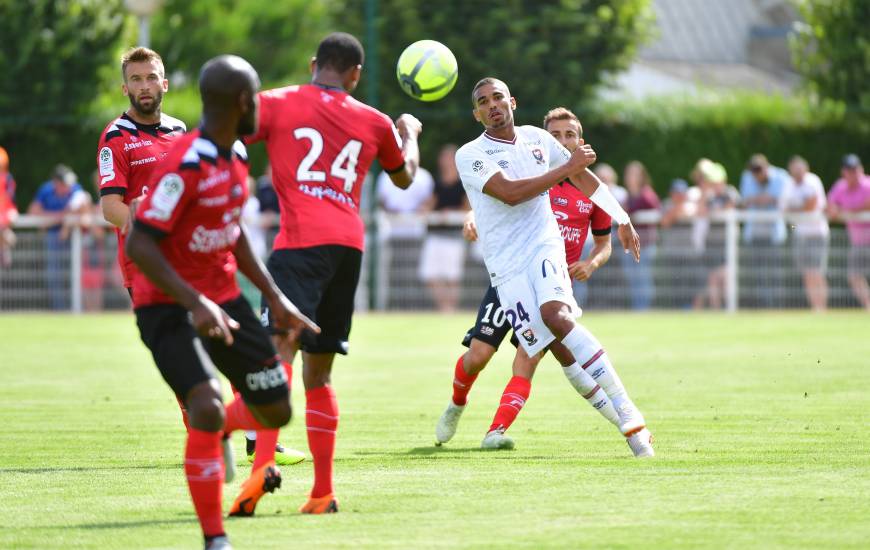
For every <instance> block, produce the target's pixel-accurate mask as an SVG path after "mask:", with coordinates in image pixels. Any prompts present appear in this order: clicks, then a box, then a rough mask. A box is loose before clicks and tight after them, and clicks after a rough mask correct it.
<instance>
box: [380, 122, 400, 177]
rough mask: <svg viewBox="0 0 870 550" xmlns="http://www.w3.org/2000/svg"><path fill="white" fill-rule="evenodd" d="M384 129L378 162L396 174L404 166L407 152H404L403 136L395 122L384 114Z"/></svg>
mask: <svg viewBox="0 0 870 550" xmlns="http://www.w3.org/2000/svg"><path fill="white" fill-rule="evenodd" d="M383 121H384V131H383V136H382V137H381V142H380V143H379V144H378V162H380V163H381V167H383V169H384V171H385V172H386V173H388V174H394V173H396V172H398V171H399V170H401V169H402V168H404V166H405V154H404V153H402V138H401V137H399V131H398V130H397V129H396V126H395V125H394V124H393V122H392V121H391V120H390V119H389V118H387V116H386V115H383Z"/></svg>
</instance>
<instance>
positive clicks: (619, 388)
mask: <svg viewBox="0 0 870 550" xmlns="http://www.w3.org/2000/svg"><path fill="white" fill-rule="evenodd" d="M562 344H563V345H564V346H565V347H566V348H568V349H569V350H571V353H572V354H574V358H575V359H576V360H577V362H578V363H579V364H580V367H581V368H580V370H585V371H586V373H587V374H589V375H590V376H591V377H592V379H593V380H594V381H595V382H597V383H598V385H599V386H601V388H602V389H603V390H604V392H605V393H606V394H607V396H608V397H609V398H610V401H611V402H612V403H613V408H614V409H619V407H620V406H621V405H622V404H623V403H625V402H626V401H629V399H628V394H627V393H626V392H625V387H624V386H623V385H622V380H620V379H619V375H618V374H616V370H615V369H614V368H613V365H612V364H611V363H610V359H608V358H607V354H606V353H604V349H603V348H602V347H601V343H600V342H598V340H597V339H596V338H595V336H593V335H592V333H591V332H589V331H588V330H586V328H585V327H583V326H581V325H575V326H574V328H573V329H571V332H569V333H568V334H567V335H566V336H565V338H563V339H562ZM568 368H571V367H568ZM565 375H566V376H567V375H568V373H567V372H566V373H565ZM572 384H573V382H572ZM575 387H576V386H575ZM578 391H579V390H578Z"/></svg>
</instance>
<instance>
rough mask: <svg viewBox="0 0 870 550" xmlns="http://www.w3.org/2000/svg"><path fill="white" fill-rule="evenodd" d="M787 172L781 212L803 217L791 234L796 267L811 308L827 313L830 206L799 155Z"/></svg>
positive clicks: (823, 188)
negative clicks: (826, 216)
mask: <svg viewBox="0 0 870 550" xmlns="http://www.w3.org/2000/svg"><path fill="white" fill-rule="evenodd" d="M788 172H789V174H790V175H791V178H792V180H793V181H790V182H788V183H787V184H786V186H785V188H784V190H783V193H782V195H781V196H780V209H781V210H782V211H784V212H787V213H788V212H791V213H797V214H798V215H800V218H799V219H798V220H796V221H795V223H794V225H793V228H794V230H793V233H792V236H793V242H792V252H793V255H794V263H795V267H796V268H797V269H798V271H800V272H801V277H802V278H803V283H804V292H806V295H807V302H808V303H809V304H810V307H811V308H813V310H814V311H824V310H825V308H826V307H827V305H828V282H827V280H826V279H825V269H826V267H827V265H828V239H829V235H830V230H829V228H828V220H827V219H826V218H825V215H824V212H825V207H826V205H827V200H826V198H825V187H824V186H823V185H822V180H821V179H819V176H817V175H815V174H813V173H812V172H810V165H809V164H808V163H807V161H806V160H805V159H804V158H802V157H800V156H797V155H795V156H794V157H792V158H791V160H790V161H789V163H788Z"/></svg>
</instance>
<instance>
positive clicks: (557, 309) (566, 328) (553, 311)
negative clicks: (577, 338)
mask: <svg viewBox="0 0 870 550" xmlns="http://www.w3.org/2000/svg"><path fill="white" fill-rule="evenodd" d="M541 319H542V320H543V321H544V324H545V325H546V326H547V328H548V329H550V332H552V333H553V335H555V336H556V337H557V338H560V339H561V338H564V337H565V335H566V334H568V333H569V332H571V329H572V328H574V318H573V316H572V315H571V308H570V307H568V305H567V304H562V303H560V302H550V303H547V304H544V305H543V306H542V307H541Z"/></svg>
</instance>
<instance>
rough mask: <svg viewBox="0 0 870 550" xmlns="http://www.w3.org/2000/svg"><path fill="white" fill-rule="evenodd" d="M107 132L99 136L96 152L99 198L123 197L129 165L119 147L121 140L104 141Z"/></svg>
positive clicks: (125, 154) (125, 191)
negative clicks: (107, 196)
mask: <svg viewBox="0 0 870 550" xmlns="http://www.w3.org/2000/svg"><path fill="white" fill-rule="evenodd" d="M107 132H108V131H107ZM107 132H103V135H102V136H100V146H99V149H98V151H97V170H98V171H99V174H100V196H104V195H112V194H117V195H121V197H124V196H125V195H126V194H127V178H128V177H129V169H130V164H129V163H128V162H127V153H126V152H125V151H124V149H123V147H122V146H121V141H122V140H120V139H112V138H109V139H106V134H107ZM119 133H120V132H119Z"/></svg>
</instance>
